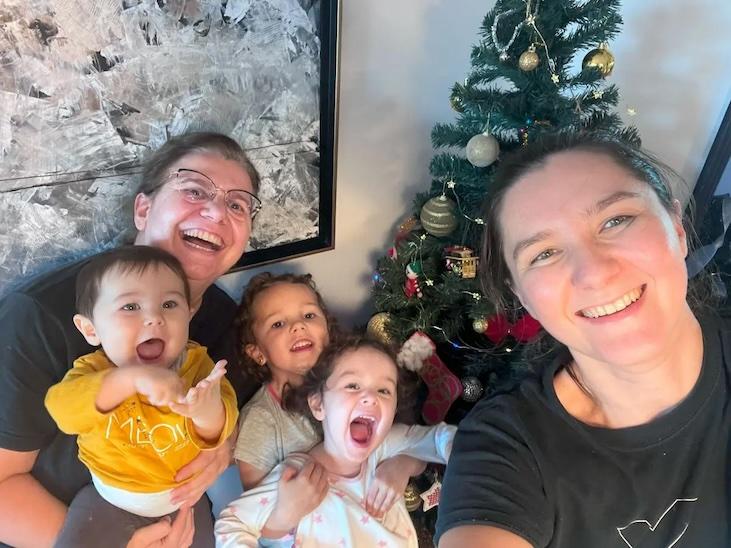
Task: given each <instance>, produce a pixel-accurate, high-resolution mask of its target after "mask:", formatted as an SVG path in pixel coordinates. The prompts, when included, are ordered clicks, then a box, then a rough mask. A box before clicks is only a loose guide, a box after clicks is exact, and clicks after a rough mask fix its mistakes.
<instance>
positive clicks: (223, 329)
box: [0, 260, 258, 504]
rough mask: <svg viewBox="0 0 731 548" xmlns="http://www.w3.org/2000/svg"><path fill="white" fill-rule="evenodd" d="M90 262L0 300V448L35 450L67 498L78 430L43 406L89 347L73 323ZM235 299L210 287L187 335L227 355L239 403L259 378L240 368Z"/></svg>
mask: <svg viewBox="0 0 731 548" xmlns="http://www.w3.org/2000/svg"><path fill="white" fill-rule="evenodd" d="M86 262H87V261H86V260H85V261H80V262H78V263H74V264H72V265H70V266H67V267H65V268H62V269H60V270H56V271H54V272H51V273H49V274H46V275H44V276H42V277H40V278H38V279H35V280H33V281H32V282H30V283H29V284H28V285H27V286H26V287H25V288H24V289H20V290H18V291H15V292H13V293H10V294H9V295H7V296H6V297H5V298H3V299H2V300H0V447H3V448H4V449H12V450H14V451H34V450H40V452H39V454H38V458H37V460H36V462H35V465H34V467H33V470H32V475H33V476H34V477H35V478H36V479H37V480H38V481H39V482H40V483H41V484H42V485H43V486H44V487H45V488H46V489H48V491H50V492H51V493H52V494H53V495H54V496H56V497H57V498H59V499H60V500H62V501H63V502H64V503H66V504H68V503H69V502H71V500H72V499H73V497H74V495H75V494H76V493H77V492H78V491H79V489H81V487H83V486H84V485H85V484H86V483H88V482H89V481H90V477H89V472H88V471H87V469H86V467H85V466H84V465H83V464H81V462H80V461H79V460H78V457H77V455H78V447H77V445H76V436H68V435H66V434H64V433H62V432H60V431H59V430H58V428H57V427H56V424H55V423H54V422H53V420H52V419H51V417H50V416H49V414H48V412H47V411H46V408H45V406H44V403H43V402H44V399H45V397H46V392H47V391H48V388H49V387H50V386H51V385H53V384H56V383H57V382H59V381H60V380H61V379H62V378H63V376H64V375H65V374H66V372H67V371H68V369H70V368H71V366H72V365H73V362H74V360H75V359H76V358H78V357H79V356H82V355H84V354H88V353H89V352H92V351H93V350H94V348H93V347H91V346H89V344H87V342H86V340H85V339H84V337H83V336H82V335H81V334H80V333H79V331H78V330H77V329H76V327H75V326H74V324H73V321H72V318H73V315H74V312H75V299H76V290H75V285H76V275H77V274H78V272H79V270H80V269H81V267H82V266H83V265H84V264H85V263H86ZM235 313H236V305H235V303H234V302H233V301H232V300H231V298H230V297H229V296H228V295H226V293H225V292H224V291H223V290H221V289H220V288H218V287H216V286H211V287H210V288H209V289H208V290H207V291H206V292H205V294H204V296H203V302H202V303H201V307H200V309H199V310H198V312H197V313H196V314H195V316H194V317H193V319H192V321H191V323H190V338H191V339H192V340H194V341H196V342H198V343H200V344H201V345H203V346H205V347H207V348H208V353H209V355H210V356H211V358H213V359H214V361H215V360H219V359H227V360H228V362H229V365H228V366H227V373H226V376H227V378H228V379H229V381H231V384H232V385H233V387H234V389H235V390H236V395H237V397H238V398H239V405H242V404H243V403H244V402H246V401H248V399H249V398H250V397H251V395H252V394H253V393H254V392H255V391H256V390H257V388H258V382H255V381H253V380H251V379H247V378H246V377H245V376H244V374H243V373H242V371H241V369H240V368H239V366H238V360H237V354H236V347H237V345H236V341H235V337H234V330H233V319H234V316H235Z"/></svg>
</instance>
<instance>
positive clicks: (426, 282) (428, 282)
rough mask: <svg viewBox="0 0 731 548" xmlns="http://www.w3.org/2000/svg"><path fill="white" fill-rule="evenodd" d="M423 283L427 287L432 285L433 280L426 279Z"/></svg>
mask: <svg viewBox="0 0 731 548" xmlns="http://www.w3.org/2000/svg"><path fill="white" fill-rule="evenodd" d="M424 283H425V284H426V285H428V286H429V287H432V286H433V285H434V280H426V281H425V282H424Z"/></svg>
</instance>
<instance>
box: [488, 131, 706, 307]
mask: <svg viewBox="0 0 731 548" xmlns="http://www.w3.org/2000/svg"><path fill="white" fill-rule="evenodd" d="M569 151H580V152H590V153H594V154H598V155H602V156H606V157H608V158H610V159H611V160H613V161H614V162H615V163H616V164H617V165H618V166H619V167H621V168H622V169H624V170H626V171H627V172H628V173H629V174H630V175H632V177H634V178H635V179H637V180H639V181H642V182H644V183H646V184H647V185H648V186H649V187H650V188H651V189H652V190H653V192H655V194H656V195H657V197H658V199H659V200H660V203H661V204H662V205H663V207H665V209H666V210H667V211H669V212H671V213H674V212H675V205H674V197H673V192H672V188H671V185H670V182H669V181H670V180H671V179H673V178H677V179H678V180H680V178H679V177H678V176H677V175H676V174H675V173H674V172H673V171H672V169H670V168H669V167H667V166H666V165H664V164H663V163H662V162H660V161H659V160H657V159H655V158H653V157H652V156H650V155H649V154H647V153H645V152H643V151H641V150H639V149H638V148H636V147H633V146H631V145H629V144H627V143H624V142H622V141H618V140H614V139H610V138H608V137H605V136H601V135H594V134H588V133H587V134H559V135H551V136H546V137H544V138H543V139H540V140H537V141H535V142H533V143H530V144H528V145H526V146H524V147H521V148H519V149H517V150H516V151H514V152H513V153H512V154H510V155H508V156H506V157H505V159H503V160H502V161H501V162H500V165H499V166H498V168H497V170H496V172H495V176H494V179H493V181H492V183H491V186H490V190H489V191H488V194H487V196H486V197H485V201H484V202H483V217H482V218H483V219H485V229H484V232H483V236H482V248H481V254H482V259H481V260H480V282H481V284H482V289H483V292H484V294H485V296H486V297H487V298H488V300H489V301H490V302H491V303H492V304H493V305H494V306H495V309H496V311H497V312H498V313H500V312H505V311H506V309H509V308H510V306H508V305H507V303H510V302H514V296H513V293H512V290H511V289H510V271H509V269H508V265H507V263H506V262H505V259H504V256H503V235H502V232H501V230H500V214H501V212H502V206H503V200H504V199H505V194H506V193H507V191H508V190H510V189H511V188H512V187H513V185H515V183H517V182H518V181H519V180H520V179H521V178H523V177H524V176H526V175H527V174H529V173H531V172H533V171H535V170H538V169H540V168H541V167H543V166H544V165H545V164H546V161H547V160H548V159H549V158H550V157H551V156H553V155H556V154H560V153H564V152H569ZM684 225H685V228H686V232H687V233H688V235H689V239H692V235H693V234H694V232H693V229H692V225H691V223H690V222H689V220H688V219H684Z"/></svg>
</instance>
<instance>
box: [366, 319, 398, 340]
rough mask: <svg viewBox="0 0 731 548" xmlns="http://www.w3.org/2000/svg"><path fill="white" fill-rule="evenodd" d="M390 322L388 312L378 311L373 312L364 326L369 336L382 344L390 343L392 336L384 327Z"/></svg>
mask: <svg viewBox="0 0 731 548" xmlns="http://www.w3.org/2000/svg"><path fill="white" fill-rule="evenodd" d="M390 322H391V315H390V314H389V313H388V312H378V313H377V314H374V315H373V316H372V317H371V319H370V320H368V325H367V326H366V332H367V333H368V334H369V335H370V336H371V337H374V338H376V339H378V340H379V341H381V342H382V343H384V344H392V343H393V337H392V336H391V334H390V333H389V332H388V330H387V329H386V326H387V325H388V324H389V323H390Z"/></svg>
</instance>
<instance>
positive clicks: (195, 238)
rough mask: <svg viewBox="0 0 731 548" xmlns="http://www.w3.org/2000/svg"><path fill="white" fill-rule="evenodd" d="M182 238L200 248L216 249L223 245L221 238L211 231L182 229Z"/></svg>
mask: <svg viewBox="0 0 731 548" xmlns="http://www.w3.org/2000/svg"><path fill="white" fill-rule="evenodd" d="M182 237H183V240H185V241H186V242H188V243H189V244H192V245H194V246H195V247H198V248H200V249H205V250H207V251H218V250H220V249H221V248H222V247H223V240H222V239H221V238H220V237H219V236H217V235H216V234H213V233H211V232H206V231H205V230H200V229H197V228H196V229H191V230H183V232H182Z"/></svg>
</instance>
